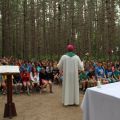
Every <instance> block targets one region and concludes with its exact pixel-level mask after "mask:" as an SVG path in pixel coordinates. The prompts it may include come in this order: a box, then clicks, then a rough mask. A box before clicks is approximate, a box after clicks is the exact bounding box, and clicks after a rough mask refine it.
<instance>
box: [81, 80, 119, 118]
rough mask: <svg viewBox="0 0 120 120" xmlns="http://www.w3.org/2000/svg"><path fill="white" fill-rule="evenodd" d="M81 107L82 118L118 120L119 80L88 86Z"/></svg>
mask: <svg viewBox="0 0 120 120" xmlns="http://www.w3.org/2000/svg"><path fill="white" fill-rule="evenodd" d="M81 109H82V111H83V117H84V120H120V82H116V83H111V84H106V85H102V86H101V88H97V87H92V88H88V89H87V90H86V93H85V95H84V98H83V101H82V104H81Z"/></svg>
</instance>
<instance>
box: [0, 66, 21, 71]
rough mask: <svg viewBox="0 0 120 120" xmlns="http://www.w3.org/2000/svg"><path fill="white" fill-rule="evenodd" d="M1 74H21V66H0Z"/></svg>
mask: <svg viewBox="0 0 120 120" xmlns="http://www.w3.org/2000/svg"><path fill="white" fill-rule="evenodd" d="M0 73H20V70H19V66H13V65H2V66H0Z"/></svg>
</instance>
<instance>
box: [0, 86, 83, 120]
mask: <svg viewBox="0 0 120 120" xmlns="http://www.w3.org/2000/svg"><path fill="white" fill-rule="evenodd" d="M53 92H54V93H52V94H50V93H49V92H43V93H41V94H40V93H32V94H31V95H30V96H28V95H26V94H22V95H13V102H14V103H15V106H16V111H17V116H16V117H13V118H12V120H82V111H81V109H80V106H67V107H64V106H63V105H62V103H61V86H59V85H53ZM6 99H7V97H6V95H5V96H3V95H1V96H0V120H9V119H8V118H3V114H4V107H5V103H6ZM82 99H83V94H81V93H80V104H81V102H82Z"/></svg>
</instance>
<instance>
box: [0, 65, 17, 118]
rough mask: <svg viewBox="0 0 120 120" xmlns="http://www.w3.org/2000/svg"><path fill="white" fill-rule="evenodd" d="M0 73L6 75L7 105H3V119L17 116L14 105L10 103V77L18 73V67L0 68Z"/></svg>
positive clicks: (5, 66)
mask: <svg viewBox="0 0 120 120" xmlns="http://www.w3.org/2000/svg"><path fill="white" fill-rule="evenodd" d="M0 73H1V74H4V75H7V103H6V104H5V109H4V117H5V118H6V117H9V118H12V117H14V116H17V113H16V108H15V104H14V103H13V102H12V75H13V74H18V73H19V66H8V65H4V66H0Z"/></svg>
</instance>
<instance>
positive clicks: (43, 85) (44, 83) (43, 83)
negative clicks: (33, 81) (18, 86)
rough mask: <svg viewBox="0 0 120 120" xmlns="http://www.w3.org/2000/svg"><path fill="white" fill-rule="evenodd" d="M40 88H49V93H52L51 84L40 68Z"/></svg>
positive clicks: (45, 73) (43, 69) (43, 70)
mask: <svg viewBox="0 0 120 120" xmlns="http://www.w3.org/2000/svg"><path fill="white" fill-rule="evenodd" d="M39 79H40V87H41V89H43V88H46V87H47V86H49V90H50V93H52V82H51V81H50V80H49V79H48V74H47V72H46V71H45V68H42V69H41V71H40V74H39Z"/></svg>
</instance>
